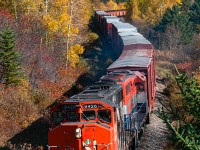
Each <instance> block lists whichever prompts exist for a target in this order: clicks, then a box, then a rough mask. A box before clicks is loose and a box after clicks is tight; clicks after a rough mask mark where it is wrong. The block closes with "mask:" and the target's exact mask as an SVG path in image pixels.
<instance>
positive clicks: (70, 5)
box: [66, 0, 72, 69]
mask: <svg viewBox="0 0 200 150" xmlns="http://www.w3.org/2000/svg"><path fill="white" fill-rule="evenodd" d="M69 3H70V4H69V11H70V18H69V24H68V31H67V59H66V69H67V67H68V62H69V44H70V43H69V42H70V29H71V21H72V0H70V1H69Z"/></svg>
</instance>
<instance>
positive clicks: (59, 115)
mask: <svg viewBox="0 0 200 150" xmlns="http://www.w3.org/2000/svg"><path fill="white" fill-rule="evenodd" d="M64 118H65V117H64V113H63V112H61V111H55V112H53V113H52V125H54V126H55V125H59V124H60V123H61V122H63V121H64Z"/></svg>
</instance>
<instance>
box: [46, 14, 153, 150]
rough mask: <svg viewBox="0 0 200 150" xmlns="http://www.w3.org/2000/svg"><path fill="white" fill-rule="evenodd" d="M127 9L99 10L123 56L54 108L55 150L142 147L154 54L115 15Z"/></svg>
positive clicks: (102, 26)
mask: <svg viewBox="0 0 200 150" xmlns="http://www.w3.org/2000/svg"><path fill="white" fill-rule="evenodd" d="M125 13H126V12H125V10H121V11H113V12H112V11H108V12H105V11H101V10H97V11H95V15H94V22H95V23H96V26H97V28H99V30H100V31H101V32H102V33H103V35H104V36H105V38H107V39H108V40H110V41H111V46H112V49H113V50H114V52H115V53H117V54H118V55H119V58H118V59H117V60H116V61H115V62H113V63H112V64H111V65H110V66H109V67H108V68H107V75H105V76H102V77H101V78H100V80H99V81H98V82H96V83H95V84H94V85H92V86H90V87H89V88H87V89H86V90H84V91H82V92H81V93H79V94H77V95H74V96H72V97H70V98H69V99H67V100H65V101H64V102H63V103H61V104H59V105H56V106H54V107H53V108H52V109H51V111H50V118H51V127H50V129H49V132H48V148H49V149H50V150H57V149H59V150H134V149H136V148H137V145H138V140H139V137H140V134H141V133H142V132H143V130H144V126H145V125H146V124H149V123H150V113H151V110H152V108H153V106H154V99H155V68H154V63H155V59H154V50H153V47H152V45H151V43H150V42H149V41H148V40H147V39H145V38H144V37H143V36H142V35H141V34H140V33H138V32H137V28H136V27H134V26H132V25H131V24H129V23H123V22H121V21H120V18H118V17H116V16H123V15H125ZM111 15H115V16H111Z"/></svg>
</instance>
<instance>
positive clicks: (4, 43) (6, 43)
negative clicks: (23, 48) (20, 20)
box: [0, 29, 22, 86]
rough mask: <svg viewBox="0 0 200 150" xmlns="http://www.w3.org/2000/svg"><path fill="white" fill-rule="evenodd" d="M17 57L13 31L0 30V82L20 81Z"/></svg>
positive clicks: (14, 82)
mask: <svg viewBox="0 0 200 150" xmlns="http://www.w3.org/2000/svg"><path fill="white" fill-rule="evenodd" d="M18 58H19V53H18V52H17V51H15V35H14V32H13V31H12V30H9V29H4V30H2V31H1V32H0V70H1V72H0V83H3V84H5V85H7V86H8V85H17V84H19V83H20V81H21V79H22V78H21V77H20V76H21V75H22V72H21V71H20V70H21V68H20V63H19V61H18Z"/></svg>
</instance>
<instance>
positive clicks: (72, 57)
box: [69, 44, 84, 66]
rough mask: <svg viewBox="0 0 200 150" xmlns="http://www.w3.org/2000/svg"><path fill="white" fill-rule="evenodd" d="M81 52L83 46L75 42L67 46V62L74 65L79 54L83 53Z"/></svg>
mask: <svg viewBox="0 0 200 150" xmlns="http://www.w3.org/2000/svg"><path fill="white" fill-rule="evenodd" d="M83 52H84V48H83V46H81V45H79V44H76V45H74V46H71V47H70V48H69V62H70V64H71V66H75V65H76V64H77V63H79V61H80V59H79V55H81V54H83Z"/></svg>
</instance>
